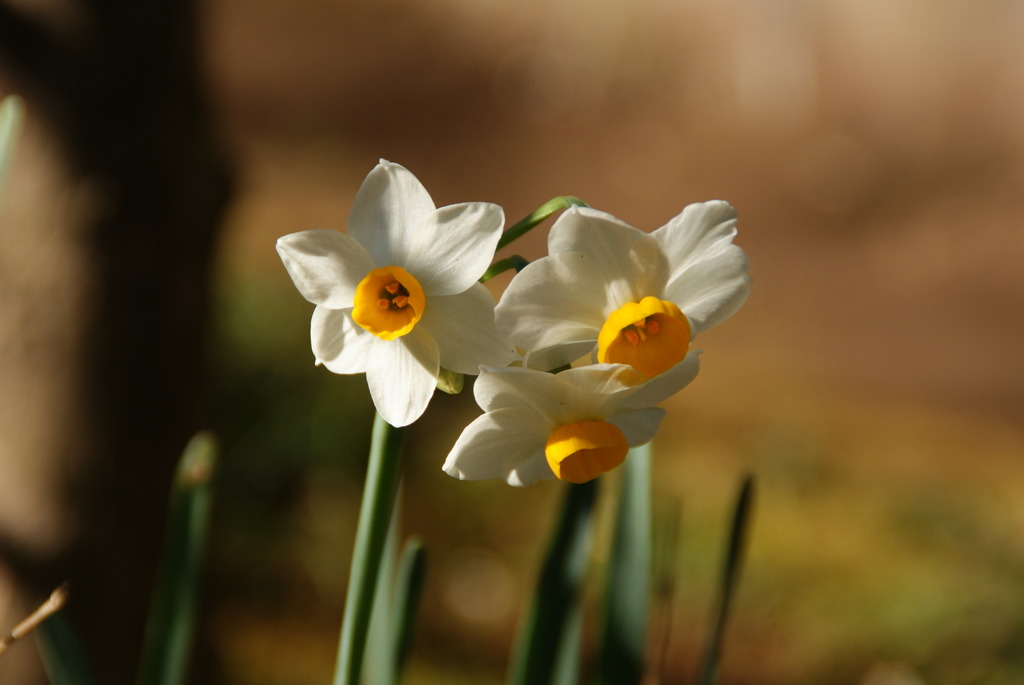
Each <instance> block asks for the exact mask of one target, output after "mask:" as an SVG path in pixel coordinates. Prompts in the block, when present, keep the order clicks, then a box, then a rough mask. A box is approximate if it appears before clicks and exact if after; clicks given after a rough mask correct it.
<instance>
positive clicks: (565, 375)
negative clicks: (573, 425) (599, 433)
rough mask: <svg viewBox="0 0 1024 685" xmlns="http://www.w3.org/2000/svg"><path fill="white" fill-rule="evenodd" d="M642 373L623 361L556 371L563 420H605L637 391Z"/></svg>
mask: <svg viewBox="0 0 1024 685" xmlns="http://www.w3.org/2000/svg"><path fill="white" fill-rule="evenodd" d="M642 378H643V377H642V376H640V375H639V374H638V373H637V372H636V371H634V370H633V368H632V367H630V366H626V365H624V364H592V365H590V366H581V367H579V368H575V369H569V370H568V371H563V372H562V373H560V374H557V376H556V379H557V385H556V388H558V389H559V390H561V392H557V391H556V389H555V388H553V389H552V390H551V391H549V392H550V394H552V395H553V396H557V397H558V399H559V400H560V401H561V405H562V406H563V407H564V408H565V411H564V413H563V414H562V415H561V417H560V421H559V422H560V423H562V422H570V421H582V420H585V419H596V420H604V418H605V417H606V416H608V415H609V414H611V413H612V412H613V411H615V410H616V409H617V408H618V407H619V405H620V404H622V403H623V401H624V400H625V399H626V397H628V396H629V395H631V394H632V393H634V392H636V391H637V388H638V387H639V385H638V383H640V382H641V380H642Z"/></svg>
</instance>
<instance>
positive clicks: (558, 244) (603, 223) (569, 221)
mask: <svg viewBox="0 0 1024 685" xmlns="http://www.w3.org/2000/svg"><path fill="white" fill-rule="evenodd" d="M598 235H600V236H601V237H600V240H597V239H596V238H597V236H598ZM643 235H644V232H643V231H641V230H639V229H636V228H633V227H632V226H630V225H629V224H627V223H626V222H624V221H621V220H620V219H617V218H616V217H614V216H612V215H611V214H609V213H607V212H602V211H600V210H597V209H593V208H592V207H570V208H569V209H567V210H566V211H565V212H563V213H562V215H561V216H560V217H558V219H557V220H556V221H555V223H554V224H553V225H552V226H551V232H550V233H548V253H549V254H556V253H558V252H586V251H587V250H590V249H593V250H594V252H593V255H594V257H595V258H599V257H600V255H601V252H602V251H604V252H607V253H609V254H608V255H607V256H606V258H610V259H612V260H614V259H621V258H622V256H623V255H626V254H629V246H630V245H632V244H633V241H634V240H636V239H637V238H640V237H642V236H643ZM595 247H596V248H597V249H594V248H595ZM601 248H603V250H602V249H601ZM616 253H618V254H616Z"/></svg>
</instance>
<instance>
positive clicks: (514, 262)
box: [480, 254, 530, 283]
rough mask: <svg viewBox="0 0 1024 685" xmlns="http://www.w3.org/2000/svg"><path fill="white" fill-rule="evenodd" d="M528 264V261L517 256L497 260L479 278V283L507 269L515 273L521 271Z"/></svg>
mask: <svg viewBox="0 0 1024 685" xmlns="http://www.w3.org/2000/svg"><path fill="white" fill-rule="evenodd" d="M529 263H530V262H529V260H527V259H526V258H524V257H521V256H519V255H517V254H514V255H512V256H511V257H506V258H505V259H501V260H498V261H497V262H495V263H494V264H491V266H490V268H489V269H487V271H485V272H484V275H483V276H481V277H480V282H481V283H486V282H487V281H489V280H491V279H492V278H494V277H495V276H497V275H498V274H500V273H504V272H506V271H508V270H509V269H515V270H516V271H517V272H519V271H522V270H523V269H525V268H526V265H527V264H529Z"/></svg>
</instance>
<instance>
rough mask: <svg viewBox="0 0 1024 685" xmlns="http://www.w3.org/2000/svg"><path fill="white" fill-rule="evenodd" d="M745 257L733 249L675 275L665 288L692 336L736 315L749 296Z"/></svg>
mask: <svg viewBox="0 0 1024 685" xmlns="http://www.w3.org/2000/svg"><path fill="white" fill-rule="evenodd" d="M747 271H748V265H747V256H746V255H745V254H744V253H743V250H741V249H740V248H739V247H738V246H736V245H729V246H728V249H726V250H725V251H723V252H720V253H719V254H717V255H716V256H714V257H712V258H710V259H707V260H705V261H703V262H700V263H698V264H694V265H692V266H690V267H689V268H687V269H686V270H684V271H683V272H681V273H679V274H678V275H677V276H676V277H675V278H674V279H673V280H672V281H671V282H670V283H669V284H668V286H667V287H666V288H665V295H666V297H665V299H668V300H671V301H672V302H674V303H675V304H676V306H678V307H679V308H680V309H681V310H682V311H683V313H684V314H686V316H687V318H688V319H690V324H691V325H692V327H693V333H694V334H696V333H699V332H700V331H705V330H707V329H709V328H711V327H712V326H716V325H718V324H719V323H721V322H722V321H725V320H726V319H727V318H729V317H730V316H732V315H733V314H735V313H736V310H738V309H739V308H740V307H741V306H742V305H743V303H744V302H746V300H747V296H748V295H749V294H750V276H748V275H747Z"/></svg>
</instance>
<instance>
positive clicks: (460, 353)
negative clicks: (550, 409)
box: [417, 282, 515, 375]
mask: <svg viewBox="0 0 1024 685" xmlns="http://www.w3.org/2000/svg"><path fill="white" fill-rule="evenodd" d="M417 326H422V327H424V328H426V330H427V331H429V333H430V335H431V336H432V337H433V338H434V340H436V341H437V345H438V347H439V348H440V351H441V366H443V367H444V368H446V369H450V370H452V371H456V372H458V373H468V374H473V375H476V374H477V373H479V368H480V366H504V365H505V364H509V363H511V362H512V360H513V359H515V353H514V352H513V350H512V345H511V344H509V342H508V341H507V340H506V339H505V338H504V337H503V336H502V335H501V334H500V333H498V328H497V327H496V326H495V325H494V298H493V297H492V296H491V293H490V291H488V290H487V288H485V287H484V286H482V285H481V284H479V283H476V282H474V283H473V285H472V286H471V287H470V288H469V290H467V291H466V292H464V293H460V294H458V295H436V296H431V297H428V298H427V305H426V308H425V309H424V310H423V319H422V320H421V321H420V322H419V323H418V324H417Z"/></svg>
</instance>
